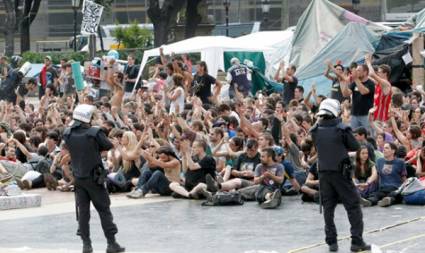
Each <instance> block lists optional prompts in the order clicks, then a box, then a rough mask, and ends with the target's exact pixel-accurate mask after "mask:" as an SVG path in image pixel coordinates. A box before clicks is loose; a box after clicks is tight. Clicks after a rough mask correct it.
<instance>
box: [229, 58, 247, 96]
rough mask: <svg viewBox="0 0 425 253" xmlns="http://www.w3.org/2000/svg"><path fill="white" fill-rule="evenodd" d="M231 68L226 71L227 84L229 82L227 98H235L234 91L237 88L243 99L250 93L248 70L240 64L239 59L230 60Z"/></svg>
mask: <svg viewBox="0 0 425 253" xmlns="http://www.w3.org/2000/svg"><path fill="white" fill-rule="evenodd" d="M230 64H232V67H230V68H229V70H228V71H227V77H226V79H227V82H229V85H230V86H229V97H230V98H231V99H233V98H234V96H235V89H236V88H237V89H238V91H239V92H240V93H242V94H243V95H244V96H245V97H247V96H248V95H249V93H250V92H251V86H252V84H251V81H250V80H249V79H248V74H249V72H250V70H249V69H248V67H247V66H245V65H243V64H241V63H240V61H239V59H238V58H236V57H234V58H232V59H231V60H230Z"/></svg>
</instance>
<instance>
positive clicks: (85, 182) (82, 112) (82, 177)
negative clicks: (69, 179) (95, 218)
mask: <svg viewBox="0 0 425 253" xmlns="http://www.w3.org/2000/svg"><path fill="white" fill-rule="evenodd" d="M95 109H96V107H94V106H92V105H87V104H80V105H78V106H77V107H76V108H75V110H74V112H73V115H72V117H73V119H74V120H73V122H72V123H71V125H70V127H68V128H67V129H66V130H65V131H64V141H65V145H64V148H65V149H66V150H67V151H68V152H69V154H70V156H71V165H72V168H73V170H72V173H73V176H74V178H75V196H76V204H77V206H78V210H77V215H78V217H79V219H78V222H79V231H80V235H81V239H82V240H83V253H91V252H93V248H92V245H91V240H90V228H89V220H90V202H92V203H93V205H94V207H95V208H96V210H97V212H98V213H99V216H100V220H101V223H102V228H103V231H104V234H105V237H106V239H107V242H108V246H107V249H106V252H107V253H116V252H124V251H125V248H123V247H121V246H120V245H119V244H118V243H117V242H116V240H115V234H116V233H117V232H118V229H117V226H116V225H115V224H114V223H113V218H112V213H111V209H110V204H111V201H110V199H109V195H108V192H107V190H106V188H105V176H106V173H105V170H104V168H103V164H102V158H101V152H103V151H107V150H110V149H111V148H112V147H113V144H112V143H111V141H110V140H109V139H108V138H107V137H106V135H105V133H104V132H103V130H101V129H100V128H97V127H92V126H91V121H92V117H93V114H94V112H95Z"/></svg>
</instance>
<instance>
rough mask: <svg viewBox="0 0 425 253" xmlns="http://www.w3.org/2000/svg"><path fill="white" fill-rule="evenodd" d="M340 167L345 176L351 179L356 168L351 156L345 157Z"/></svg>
mask: <svg viewBox="0 0 425 253" xmlns="http://www.w3.org/2000/svg"><path fill="white" fill-rule="evenodd" d="M339 169H340V171H341V173H342V176H343V177H344V178H346V179H348V180H351V178H352V177H353V171H354V168H353V164H352V163H351V160H350V158H345V159H344V160H342V161H341V163H340V164H339Z"/></svg>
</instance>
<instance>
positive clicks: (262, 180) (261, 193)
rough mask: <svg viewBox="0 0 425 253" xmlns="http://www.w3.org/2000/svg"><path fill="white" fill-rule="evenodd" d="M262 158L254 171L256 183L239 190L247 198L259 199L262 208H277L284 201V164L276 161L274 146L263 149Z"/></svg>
mask: <svg viewBox="0 0 425 253" xmlns="http://www.w3.org/2000/svg"><path fill="white" fill-rule="evenodd" d="M260 159H261V163H260V164H258V165H257V167H256V168H255V172H254V185H253V186H250V187H245V188H242V189H240V190H239V192H240V193H241V195H242V197H243V198H244V199H245V200H257V201H258V203H259V204H260V206H261V207H262V208H265V209H271V208H277V207H278V206H280V204H281V201H282V194H281V192H280V187H281V184H282V182H283V173H284V168H283V165H282V164H280V163H276V162H275V159H276V157H275V153H274V150H273V149H272V148H266V149H263V150H262V151H261V157H260Z"/></svg>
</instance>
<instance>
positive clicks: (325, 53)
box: [296, 23, 380, 95]
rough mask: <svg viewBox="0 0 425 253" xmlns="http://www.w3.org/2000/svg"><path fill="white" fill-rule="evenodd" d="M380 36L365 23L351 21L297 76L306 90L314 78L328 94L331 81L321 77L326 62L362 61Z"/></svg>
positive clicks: (322, 91) (324, 93)
mask: <svg viewBox="0 0 425 253" xmlns="http://www.w3.org/2000/svg"><path fill="white" fill-rule="evenodd" d="M379 37H380V36H378V35H377V34H375V33H373V32H371V31H369V29H368V28H367V27H366V26H365V25H362V24H358V23H349V24H348V25H346V26H345V27H344V29H343V30H342V31H341V32H339V33H338V34H337V35H336V36H335V37H334V38H333V39H332V40H331V41H330V42H329V43H328V44H327V45H326V46H325V47H324V48H323V49H322V50H320V51H319V52H318V53H317V54H316V56H315V57H314V58H313V59H312V60H311V61H310V63H309V64H306V65H305V66H304V67H301V68H300V69H299V70H298V71H297V74H296V76H297V78H298V80H299V81H300V83H302V84H303V85H305V87H304V88H305V90H309V87H310V86H311V82H312V81H313V80H314V81H315V82H316V86H317V90H318V91H321V94H323V95H326V94H327V93H328V92H329V90H330V82H329V80H327V79H326V78H321V77H322V76H323V72H324V71H325V68H326V65H325V63H324V62H325V61H326V60H331V61H332V62H336V61H341V62H342V64H343V65H345V66H348V65H350V63H351V62H357V61H361V60H362V59H363V58H364V56H365V55H366V54H368V53H373V52H374V51H375V45H376V44H377V43H378V42H379Z"/></svg>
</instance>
